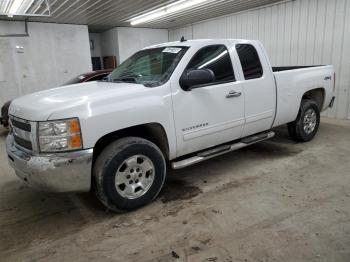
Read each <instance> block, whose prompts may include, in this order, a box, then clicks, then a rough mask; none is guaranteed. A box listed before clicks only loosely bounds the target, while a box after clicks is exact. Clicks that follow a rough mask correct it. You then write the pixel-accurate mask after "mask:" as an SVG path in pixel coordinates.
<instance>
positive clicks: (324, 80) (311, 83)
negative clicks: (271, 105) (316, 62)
mask: <svg viewBox="0 0 350 262" xmlns="http://www.w3.org/2000/svg"><path fill="white" fill-rule="evenodd" d="M273 71H274V73H273V74H274V77H275V81H276V87H277V113H276V118H275V123H274V126H279V125H282V124H285V123H289V122H292V121H294V120H295V119H296V117H297V115H298V111H299V107H297V106H295V105H299V104H300V101H301V99H302V96H303V94H305V93H306V92H307V91H308V90H311V89H324V91H325V92H324V94H325V97H324V101H322V102H323V103H322V102H321V103H322V108H320V111H323V110H325V109H326V108H327V107H328V105H329V103H330V101H331V99H332V96H333V91H332V88H333V84H334V81H331V80H332V79H333V72H334V70H333V66H286V67H273Z"/></svg>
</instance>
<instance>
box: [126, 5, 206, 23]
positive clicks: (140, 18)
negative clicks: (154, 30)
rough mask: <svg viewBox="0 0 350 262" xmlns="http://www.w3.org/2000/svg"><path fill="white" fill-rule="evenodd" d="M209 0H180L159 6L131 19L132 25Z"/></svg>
mask: <svg viewBox="0 0 350 262" xmlns="http://www.w3.org/2000/svg"><path fill="white" fill-rule="evenodd" d="M207 1H209V0H180V1H177V2H175V3H172V4H169V5H166V6H164V7H161V8H158V9H156V10H153V11H151V12H148V13H145V14H143V15H139V16H136V17H134V18H133V19H131V20H130V24H131V25H138V24H142V23H145V22H148V21H151V20H155V19H157V18H159V17H163V16H166V15H169V14H172V13H175V12H178V11H181V10H183V9H186V8H189V7H192V6H194V5H199V4H202V3H204V2H207Z"/></svg>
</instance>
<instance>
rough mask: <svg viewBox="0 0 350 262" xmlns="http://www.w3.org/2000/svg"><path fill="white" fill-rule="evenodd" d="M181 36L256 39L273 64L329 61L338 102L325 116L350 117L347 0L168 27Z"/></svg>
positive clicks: (173, 36)
mask: <svg viewBox="0 0 350 262" xmlns="http://www.w3.org/2000/svg"><path fill="white" fill-rule="evenodd" d="M181 36H185V37H186V38H187V39H198V38H245V39H258V40H260V41H262V42H263V44H264V45H265V47H266V49H267V51H268V53H269V55H270V59H271V62H272V64H273V65H276V66H279V65H311V64H333V65H334V66H335V70H336V74H337V77H336V83H337V84H336V92H337V100H336V104H335V106H334V107H333V109H331V110H328V112H327V113H326V115H327V116H329V117H336V118H341V119H345V118H347V119H350V108H349V104H350V94H349V93H350V0H296V1H287V2H284V3H279V4H276V5H272V6H266V7H263V8H260V9H256V10H250V11H246V12H242V13H238V14H233V15H229V16H224V17H219V18H216V19H212V20H208V21H204V22H200V23H195V24H192V25H188V26H185V27H182V28H177V29H172V30H170V31H169V39H170V40H171V41H172V40H178V39H180V37H181Z"/></svg>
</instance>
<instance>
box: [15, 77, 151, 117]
mask: <svg viewBox="0 0 350 262" xmlns="http://www.w3.org/2000/svg"><path fill="white" fill-rule="evenodd" d="M145 89H149V88H147V87H144V86H143V85H139V84H130V83H110V82H87V83H81V84H75V85H68V86H63V87H58V88H53V89H49V90H45V91H40V92H36V93H33V94H30V95H25V96H22V97H20V98H17V99H15V100H13V101H12V102H11V105H10V109H9V114H10V115H13V116H16V117H19V118H22V119H26V120H31V121H45V120H48V119H49V118H50V116H51V115H52V114H54V113H55V112H59V111H64V110H67V109H68V110H69V109H73V108H76V107H79V106H82V105H91V104H94V103H96V102H97V103H98V102H103V101H104V100H107V99H110V98H113V99H115V101H118V99H122V98H123V97H125V96H130V95H135V93H139V92H144V91H145Z"/></svg>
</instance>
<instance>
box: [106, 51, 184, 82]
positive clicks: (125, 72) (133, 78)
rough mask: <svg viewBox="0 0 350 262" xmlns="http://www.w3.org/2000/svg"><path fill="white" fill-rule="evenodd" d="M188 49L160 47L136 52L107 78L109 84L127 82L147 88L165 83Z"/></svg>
mask: <svg viewBox="0 0 350 262" xmlns="http://www.w3.org/2000/svg"><path fill="white" fill-rule="evenodd" d="M187 49H188V47H175V46H172V47H161V48H153V49H146V50H141V51H140V52H137V53H136V54H134V55H133V56H131V57H130V58H128V59H127V60H126V61H124V62H123V63H122V64H121V65H120V66H118V67H117V68H116V69H115V70H114V71H113V72H112V73H111V74H110V75H109V76H108V81H111V82H128V83H135V84H142V85H144V86H147V87H154V86H159V85H162V84H163V83H165V82H166V81H167V80H168V79H169V77H170V75H171V74H172V72H173V71H174V69H175V67H176V65H177V64H178V63H179V61H180V59H181V58H182V56H183V55H184V53H185V52H186V50H187Z"/></svg>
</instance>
